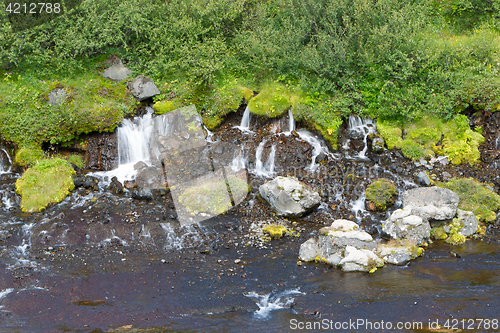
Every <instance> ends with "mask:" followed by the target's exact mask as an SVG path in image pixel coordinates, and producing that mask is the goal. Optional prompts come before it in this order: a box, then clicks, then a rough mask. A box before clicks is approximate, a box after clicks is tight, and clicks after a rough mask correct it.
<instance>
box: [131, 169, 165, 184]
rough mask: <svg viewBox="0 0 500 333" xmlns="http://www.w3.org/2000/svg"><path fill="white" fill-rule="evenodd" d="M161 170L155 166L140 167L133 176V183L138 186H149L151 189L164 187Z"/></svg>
mask: <svg viewBox="0 0 500 333" xmlns="http://www.w3.org/2000/svg"><path fill="white" fill-rule="evenodd" d="M162 174H163V172H162V170H160V169H159V168H157V167H155V166H147V167H146V168H143V169H140V170H139V171H138V173H137V176H136V177H135V183H136V184H137V186H138V187H142V188H149V189H151V190H155V189H160V188H165V185H164V184H165V182H164V181H163V178H164V177H163V175H162Z"/></svg>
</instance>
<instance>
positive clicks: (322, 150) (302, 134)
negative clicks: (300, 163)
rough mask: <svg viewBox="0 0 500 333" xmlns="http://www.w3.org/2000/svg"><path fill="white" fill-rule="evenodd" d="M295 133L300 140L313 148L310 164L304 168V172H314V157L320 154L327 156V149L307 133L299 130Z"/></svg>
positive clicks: (315, 166)
mask: <svg viewBox="0 0 500 333" xmlns="http://www.w3.org/2000/svg"><path fill="white" fill-rule="evenodd" d="M297 133H299V136H300V138H301V139H302V140H304V141H306V142H308V143H309V144H310V145H311V146H312V147H313V152H312V158H311V164H310V165H309V166H308V167H307V168H306V170H308V171H312V172H314V171H315V170H316V168H317V166H318V165H317V163H316V157H318V155H319V154H321V153H324V154H326V155H329V150H328V147H326V146H324V145H323V144H322V143H321V141H319V140H318V138H317V137H316V136H314V135H313V134H312V133H311V132H309V131H306V130H304V129H300V130H298V132H297Z"/></svg>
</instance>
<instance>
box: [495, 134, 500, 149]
mask: <svg viewBox="0 0 500 333" xmlns="http://www.w3.org/2000/svg"><path fill="white" fill-rule="evenodd" d="M499 148H500V136H499V137H498V138H497V139H496V140H495V149H499Z"/></svg>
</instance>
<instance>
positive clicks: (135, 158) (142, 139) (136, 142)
mask: <svg viewBox="0 0 500 333" xmlns="http://www.w3.org/2000/svg"><path fill="white" fill-rule="evenodd" d="M146 110H147V114H145V115H144V116H143V117H135V118H134V119H133V120H130V119H124V120H123V123H122V126H120V127H119V128H118V164H119V165H122V164H129V163H131V164H135V163H137V162H139V161H143V162H146V161H149V139H150V137H151V133H152V132H153V121H152V118H153V109H152V108H149V107H148V108H146Z"/></svg>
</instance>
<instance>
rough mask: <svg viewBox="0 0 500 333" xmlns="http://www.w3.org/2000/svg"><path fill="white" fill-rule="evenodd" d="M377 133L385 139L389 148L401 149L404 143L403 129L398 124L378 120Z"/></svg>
mask: <svg viewBox="0 0 500 333" xmlns="http://www.w3.org/2000/svg"><path fill="white" fill-rule="evenodd" d="M377 131H378V132H379V133H380V135H381V136H382V138H383V139H384V141H385V143H386V145H387V148H389V149H393V148H401V145H402V142H403V138H402V135H403V131H402V130H401V127H400V126H399V125H398V124H397V123H396V122H391V121H388V120H385V121H384V120H380V119H378V120H377Z"/></svg>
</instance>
